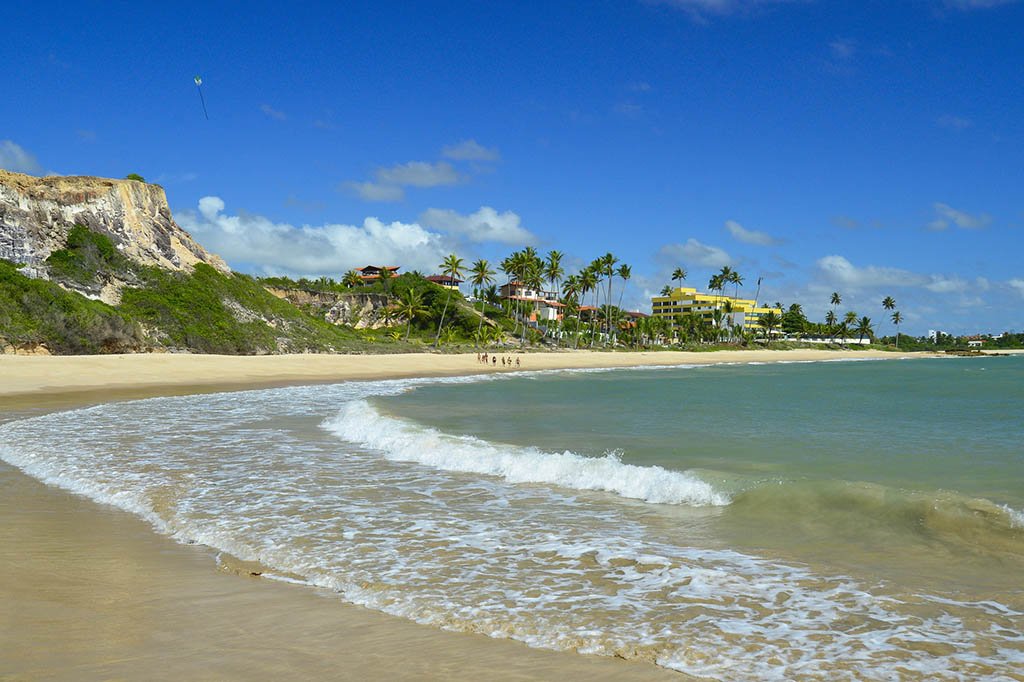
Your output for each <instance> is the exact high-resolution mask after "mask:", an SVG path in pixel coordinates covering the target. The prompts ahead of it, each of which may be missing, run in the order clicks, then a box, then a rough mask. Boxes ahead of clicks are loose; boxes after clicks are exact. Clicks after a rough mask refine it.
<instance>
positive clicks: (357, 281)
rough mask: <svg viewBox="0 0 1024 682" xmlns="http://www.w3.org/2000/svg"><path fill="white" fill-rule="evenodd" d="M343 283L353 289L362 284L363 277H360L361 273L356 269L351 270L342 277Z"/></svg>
mask: <svg viewBox="0 0 1024 682" xmlns="http://www.w3.org/2000/svg"><path fill="white" fill-rule="evenodd" d="M341 283H342V284H343V285H344V286H346V287H348V288H349V289H352V288H354V287H358V286H362V285H363V278H362V277H360V276H359V273H358V272H356V271H355V270H349V271H348V272H346V273H345V275H344V277H342V278H341Z"/></svg>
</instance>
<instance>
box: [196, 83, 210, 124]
mask: <svg viewBox="0 0 1024 682" xmlns="http://www.w3.org/2000/svg"><path fill="white" fill-rule="evenodd" d="M195 81H196V89H197V90H198V91H199V101H200V102H202V103H203V116H205V117H206V120H207V121H209V120H210V115H209V114H208V113H206V100H205V99H203V79H202V78H200V77H199V76H196V78H195Z"/></svg>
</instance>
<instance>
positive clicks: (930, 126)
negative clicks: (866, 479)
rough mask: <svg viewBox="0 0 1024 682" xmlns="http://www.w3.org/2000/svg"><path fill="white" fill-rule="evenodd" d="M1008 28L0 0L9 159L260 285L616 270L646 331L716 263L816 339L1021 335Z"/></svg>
mask: <svg viewBox="0 0 1024 682" xmlns="http://www.w3.org/2000/svg"><path fill="white" fill-rule="evenodd" d="M1022 32H1024V0H898V1H892V0H886V1H875V0H850V1H843V0H582V1H578V2H577V1H573V0H559V1H557V2H551V1H544V2H540V1H536V2H535V1H531V0H523V1H520V2H507V1H506V2H499V1H497V0H495V1H493V2H488V1H483V0H472V1H471V0H465V1H456V0H452V1H439V2H414V3H410V2H389V1H386V0H378V1H375V2H333V3H322V4H318V3H315V2H310V3H260V2H247V3H238V4H235V3H213V2H209V3H173V4H171V3H138V2H135V3H120V2H105V3H98V2H97V3H75V2H67V3H62V5H61V9H60V11H59V12H56V11H54V10H53V8H52V7H50V6H48V5H46V4H45V3H34V2H27V1H24V2H23V1H21V0H14V1H13V2H11V3H8V4H6V5H5V9H4V19H3V22H2V25H0V45H3V47H2V48H0V49H2V54H3V59H4V63H5V69H4V71H5V78H4V89H5V96H4V98H3V101H2V103H0V167H2V168H6V169H9V170H14V171H19V172H27V173H31V174H36V175H43V174H51V173H53V174H62V175H99V176H107V177H124V176H125V175H127V174H129V173H138V174H140V175H143V176H144V177H145V178H146V179H147V180H148V181H150V182H156V183H159V184H161V185H162V186H163V187H164V189H165V190H166V193H167V197H168V200H169V202H170V205H171V209H172V211H173V213H174V216H175V219H176V220H177V221H178V223H179V224H180V225H182V226H183V227H184V228H185V229H187V230H189V231H190V232H191V233H192V234H193V236H195V237H196V238H197V239H198V241H199V242H200V243H202V244H203V245H204V246H206V247H207V248H208V249H210V250H212V251H214V252H216V253H219V254H220V255H222V256H223V257H224V258H225V259H226V260H227V261H228V263H229V264H230V265H231V266H232V267H233V268H234V269H235V270H238V271H242V272H248V273H253V274H259V275H275V274H285V275H290V276H302V275H306V276H319V275H327V276H333V277H336V278H340V277H341V275H342V274H343V273H344V272H345V271H346V270H348V269H350V268H353V267H358V266H362V265H366V264H392V265H400V266H401V267H402V271H408V270H414V269H415V270H420V271H421V272H423V273H425V274H430V273H433V272H436V271H437V270H438V269H439V268H438V265H439V264H440V263H441V261H442V260H443V258H444V257H445V256H446V255H447V254H448V253H452V252H454V253H456V254H458V255H459V256H460V257H462V258H463V259H465V261H466V262H467V264H469V263H471V262H472V261H473V260H475V259H477V258H486V259H489V260H490V261H491V262H492V264H494V263H497V262H499V261H500V260H501V259H502V258H504V257H505V256H507V255H508V254H509V253H511V252H512V251H514V250H517V249H520V248H522V247H524V246H526V245H531V246H534V247H535V248H537V249H538V251H540V252H541V253H542V254H544V253H546V252H547V251H549V250H552V249H555V250H559V251H562V252H564V254H565V259H564V262H565V264H566V265H567V267H568V269H569V270H570V271H571V270H573V269H576V268H579V267H581V266H583V265H585V264H587V263H589V262H590V261H591V260H593V259H594V258H596V257H598V256H601V255H603V254H605V253H607V252H611V253H613V254H614V255H615V256H616V257H618V258H619V260H620V262H622V263H626V264H629V265H630V266H631V269H632V273H633V276H632V278H631V279H630V281H629V282H628V284H627V286H626V290H625V294H624V298H623V306H624V307H627V308H630V309H639V310H642V311H647V312H649V311H650V296H652V295H656V294H657V293H658V292H659V291H660V290H661V289H662V287H663V286H665V285H666V284H670V283H671V282H670V273H671V271H672V270H673V269H675V268H676V267H683V268H685V269H686V270H687V271H688V273H689V275H688V278H687V280H686V282H685V284H686V285H688V286H693V287H697V288H698V289H701V290H706V288H707V283H708V279H709V278H710V276H711V275H712V274H713V273H714V272H716V271H717V270H719V269H720V268H721V267H722V266H724V265H729V266H730V267H732V268H734V269H735V270H737V271H738V272H739V273H740V274H741V275H742V276H743V278H744V284H743V287H742V289H741V290H740V294H741V295H742V296H747V297H753V296H754V295H755V293H758V294H759V300H762V301H765V302H770V303H771V302H775V301H779V302H782V303H783V304H784V305H787V306H788V305H789V304H791V303H794V302H796V303H800V304H801V305H802V306H803V308H804V311H805V312H806V313H807V315H808V317H810V318H811V319H816V320H821V319H822V318H823V316H824V314H825V312H826V310H828V309H829V308H830V305H829V298H830V296H831V293H832V292H838V293H840V294H841V296H842V299H843V303H842V305H841V306H840V312H845V311H847V310H853V311H856V312H857V313H858V314H859V315H866V316H868V317H870V318H871V319H872V320H873V321H874V322H875V328H876V332H880V333H883V334H885V333H888V334H891V333H892V331H893V327H892V324H891V322H890V321H889V319H888V318H889V313H887V311H885V310H884V309H883V308H882V306H881V300H882V298H884V297H885V296H892V297H894V298H895V299H896V302H897V308H898V309H899V310H900V312H901V313H902V315H903V317H904V320H905V321H904V323H903V327H902V331H904V332H909V333H911V334H915V335H923V334H925V333H926V332H927V331H928V330H929V329H940V330H943V331H946V332H948V333H953V334H965V333H977V332H991V333H998V332H1002V331H1008V330H1013V331H1024V262H1022V258H1021V253H1022V247H1024V163H1022V162H1024V90H1022V81H1021V74H1022V73H1024V38H1022V37H1021V36H1022ZM196 75H200V76H201V77H202V95H203V98H204V99H205V103H206V108H207V111H208V114H209V118H206V116H204V112H203V106H202V103H201V101H200V96H199V92H198V90H197V87H196V85H195V83H194V82H193V78H194V76H196ZM759 279H760V280H761V282H762V284H761V287H760V291H759V292H758V290H757V281H758V280H759ZM616 286H617V287H618V286H619V285H618V284H617V285H616ZM616 296H617V293H616Z"/></svg>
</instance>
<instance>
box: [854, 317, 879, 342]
mask: <svg viewBox="0 0 1024 682" xmlns="http://www.w3.org/2000/svg"><path fill="white" fill-rule="evenodd" d="M854 331H856V332H857V333H858V334H860V340H861V341H863V340H864V337H865V336H867V337H868V339H870V338H871V337H872V336H874V334H875V330H874V329H873V328H872V326H871V318H870V317H867V316H865V317H862V318H860V320H858V321H857V328H856V329H855V330H854Z"/></svg>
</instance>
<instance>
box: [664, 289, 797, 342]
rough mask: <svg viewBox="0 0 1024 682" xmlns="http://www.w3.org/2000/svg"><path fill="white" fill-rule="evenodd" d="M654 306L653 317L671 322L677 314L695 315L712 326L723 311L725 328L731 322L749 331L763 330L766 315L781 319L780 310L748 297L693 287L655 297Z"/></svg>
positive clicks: (674, 290)
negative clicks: (758, 304)
mask: <svg viewBox="0 0 1024 682" xmlns="http://www.w3.org/2000/svg"><path fill="white" fill-rule="evenodd" d="M651 307H652V309H653V310H652V313H653V315H654V317H664V318H667V319H668V320H669V321H670V322H672V321H674V320H675V318H676V316H677V315H686V314H687V313H693V314H695V315H699V316H700V317H702V318H704V320H705V321H706V322H708V324H711V325H714V322H715V310H721V311H722V314H723V318H722V319H723V326H724V324H725V323H726V322H728V321H729V320H732V322H733V324H735V325H736V326H737V327H742V328H743V329H744V331H750V332H761V331H763V330H762V329H761V324H760V319H761V316H762V315H764V314H765V313H768V312H774V313H775V314H776V315H778V316H779V317H781V316H782V310H781V309H779V308H765V307H758V306H757V301H754V300H751V299H749V298H733V297H732V296H720V295H718V294H702V293H699V292H698V291H697V290H696V289H691V288H690V287H678V288H676V289H673V290H672V293H670V294H669V295H668V296H655V297H654V298H652V299H651Z"/></svg>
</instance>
